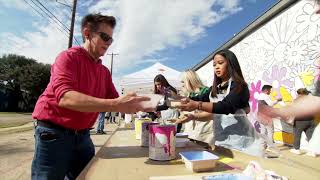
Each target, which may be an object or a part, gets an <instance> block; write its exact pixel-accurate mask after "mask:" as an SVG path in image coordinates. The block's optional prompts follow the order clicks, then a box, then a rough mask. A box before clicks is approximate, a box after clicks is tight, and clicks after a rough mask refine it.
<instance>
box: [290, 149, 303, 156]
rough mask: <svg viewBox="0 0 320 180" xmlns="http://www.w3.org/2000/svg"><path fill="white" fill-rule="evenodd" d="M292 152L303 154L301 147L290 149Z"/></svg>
mask: <svg viewBox="0 0 320 180" xmlns="http://www.w3.org/2000/svg"><path fill="white" fill-rule="evenodd" d="M290 152H291V153H294V154H298V155H300V154H302V153H301V151H300V150H299V149H290Z"/></svg>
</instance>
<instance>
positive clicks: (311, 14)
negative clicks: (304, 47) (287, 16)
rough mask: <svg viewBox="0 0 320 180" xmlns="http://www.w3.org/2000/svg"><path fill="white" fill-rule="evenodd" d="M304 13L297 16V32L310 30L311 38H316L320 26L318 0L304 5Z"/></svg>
mask: <svg viewBox="0 0 320 180" xmlns="http://www.w3.org/2000/svg"><path fill="white" fill-rule="evenodd" d="M302 9H303V12H302V14H300V15H298V16H297V19H296V21H297V23H298V24H299V25H298V27H297V32H303V31H305V30H307V31H308V33H307V36H308V39H309V40H312V39H314V38H315V35H317V31H318V27H319V26H320V16H319V14H317V7H316V2H315V1H314V2H308V3H306V4H305V5H304V6H303V8H302Z"/></svg>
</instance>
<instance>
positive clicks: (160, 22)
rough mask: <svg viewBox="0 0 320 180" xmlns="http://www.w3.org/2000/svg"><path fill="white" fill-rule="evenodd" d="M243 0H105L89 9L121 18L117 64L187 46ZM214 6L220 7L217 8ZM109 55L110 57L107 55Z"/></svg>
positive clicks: (114, 49) (117, 44)
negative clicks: (214, 8)
mask: <svg viewBox="0 0 320 180" xmlns="http://www.w3.org/2000/svg"><path fill="white" fill-rule="evenodd" d="M239 4H240V2H239V0H226V1H222V0H197V1H196V3H195V1H194V0H184V1H172V0H153V1H149V0H136V1H131V0H117V1H115V0H104V1H99V2H98V3H97V4H95V5H94V6H91V7H90V8H89V12H101V13H103V14H108V15H113V16H115V17H116V18H117V20H118V25H117V27H116V32H115V34H114V39H115V43H114V44H113V45H112V46H111V48H110V51H109V52H112V51H113V52H115V53H119V54H120V55H119V56H117V57H116V60H115V68H116V69H118V68H120V69H121V68H123V67H128V66H129V65H130V64H132V62H134V64H141V63H143V62H145V60H146V59H149V58H148V57H150V56H152V55H155V54H158V53H159V52H160V51H163V50H165V49H167V48H173V47H179V48H184V47H185V46H187V45H188V44H189V43H192V42H194V41H196V40H198V39H199V38H201V37H203V36H205V28H207V27H209V26H212V25H214V24H216V23H218V22H219V21H221V20H222V19H224V18H226V17H228V16H229V15H231V14H234V13H236V12H238V11H239V10H241V7H239ZM213 6H217V7H220V10H218V11H214V10H212V9H213ZM105 58H108V57H105Z"/></svg>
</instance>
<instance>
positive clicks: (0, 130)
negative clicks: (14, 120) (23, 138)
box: [0, 122, 33, 134]
mask: <svg viewBox="0 0 320 180" xmlns="http://www.w3.org/2000/svg"><path fill="white" fill-rule="evenodd" d="M32 129H33V122H29V123H27V124H24V125H22V126H16V127H9V128H0V134H9V133H17V132H23V131H29V130H32Z"/></svg>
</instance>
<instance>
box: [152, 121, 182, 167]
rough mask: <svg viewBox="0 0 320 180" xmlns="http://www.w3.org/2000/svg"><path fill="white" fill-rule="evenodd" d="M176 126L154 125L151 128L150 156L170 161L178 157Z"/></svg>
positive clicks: (153, 158) (154, 158)
mask: <svg viewBox="0 0 320 180" xmlns="http://www.w3.org/2000/svg"><path fill="white" fill-rule="evenodd" d="M175 133H176V126H174V125H153V126H150V128H149V158H150V159H152V160H158V161H168V160H172V159H175V157H176V152H175V151H176V137H175Z"/></svg>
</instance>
